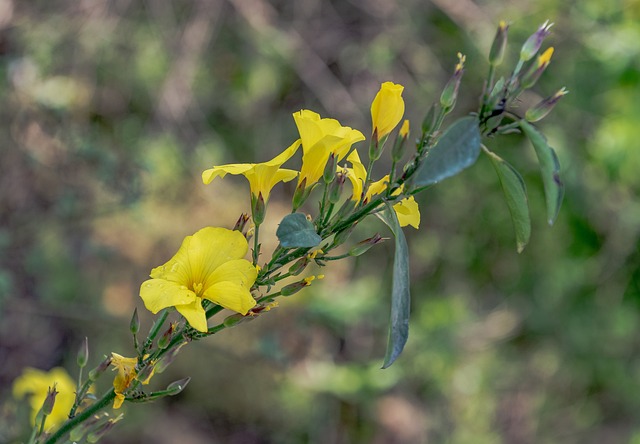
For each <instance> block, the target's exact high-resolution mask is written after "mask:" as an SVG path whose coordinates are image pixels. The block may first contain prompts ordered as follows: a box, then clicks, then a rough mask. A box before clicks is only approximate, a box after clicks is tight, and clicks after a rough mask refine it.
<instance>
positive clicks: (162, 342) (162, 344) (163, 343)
mask: <svg viewBox="0 0 640 444" xmlns="http://www.w3.org/2000/svg"><path fill="white" fill-rule="evenodd" d="M174 330H175V325H174V324H173V323H171V324H169V328H168V329H167V331H165V332H164V334H163V335H162V336H160V339H158V348H160V349H165V348H167V346H168V345H169V342H171V337H172V335H173V332H174Z"/></svg>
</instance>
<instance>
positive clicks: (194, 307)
mask: <svg viewBox="0 0 640 444" xmlns="http://www.w3.org/2000/svg"><path fill="white" fill-rule="evenodd" d="M176 310H178V313H180V314H181V315H182V316H184V318H185V319H186V320H187V322H188V323H189V325H191V326H192V327H193V328H195V329H196V330H198V331H201V332H206V331H207V329H208V327H207V314H206V312H205V311H204V308H202V299H200V298H196V300H195V301H194V302H193V303H191V304H186V305H176Z"/></svg>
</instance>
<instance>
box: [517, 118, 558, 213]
mask: <svg viewBox="0 0 640 444" xmlns="http://www.w3.org/2000/svg"><path fill="white" fill-rule="evenodd" d="M520 128H522V131H523V132H524V133H525V135H526V136H527V137H528V138H529V140H530V141H531V144H532V145H533V148H534V149H535V151H536V156H538V163H539V164H540V171H541V173H542V183H543V184H544V195H545V198H546V201H547V221H548V222H549V225H553V223H554V222H555V221H556V219H557V218H558V213H559V212H560V206H562V198H563V197H564V184H563V183H562V180H560V162H559V161H558V156H557V155H556V152H555V151H554V149H553V148H551V147H550V146H549V144H548V143H547V139H546V138H545V137H544V135H543V134H542V133H541V132H540V131H538V130H537V129H536V128H535V127H534V126H533V125H531V124H530V123H529V122H527V121H525V120H521V121H520Z"/></svg>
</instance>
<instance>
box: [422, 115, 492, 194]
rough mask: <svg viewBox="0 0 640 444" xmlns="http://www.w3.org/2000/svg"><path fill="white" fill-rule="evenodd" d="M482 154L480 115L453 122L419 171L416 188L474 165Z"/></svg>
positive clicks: (430, 151) (438, 180)
mask: <svg viewBox="0 0 640 444" xmlns="http://www.w3.org/2000/svg"><path fill="white" fill-rule="evenodd" d="M479 154H480V130H479V129H478V119H477V118H476V117H473V116H467V117H463V118H461V119H459V120H457V121H456V122H455V123H454V124H453V125H451V126H450V127H449V128H448V129H447V130H446V131H445V133H444V134H443V135H442V137H440V140H438V143H437V144H436V146H434V147H433V148H431V150H429V154H427V157H426V158H425V159H424V161H423V162H422V164H421V165H420V167H419V168H418V171H416V173H415V176H414V179H413V186H414V187H415V188H420V187H424V186H427V185H432V184H434V183H437V182H440V181H441V180H443V179H446V178H447V177H451V176H455V175H456V174H458V173H459V172H460V171H462V170H464V169H465V168H467V167H469V166H471V165H473V164H474V163H475V161H476V159H478V155H479Z"/></svg>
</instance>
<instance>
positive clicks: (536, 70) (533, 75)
mask: <svg viewBox="0 0 640 444" xmlns="http://www.w3.org/2000/svg"><path fill="white" fill-rule="evenodd" d="M552 54H553V47H550V48H547V50H546V51H545V52H543V53H542V54H541V55H539V56H538V59H537V61H536V62H534V63H532V64H531V66H530V67H529V69H528V70H527V72H525V73H524V74H523V75H522V79H521V80H520V85H521V86H522V88H523V89H528V88H531V87H532V86H533V85H535V84H536V82H537V81H538V79H539V78H540V76H541V75H542V73H543V72H544V71H545V69H547V66H549V63H550V62H551V55H552Z"/></svg>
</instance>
